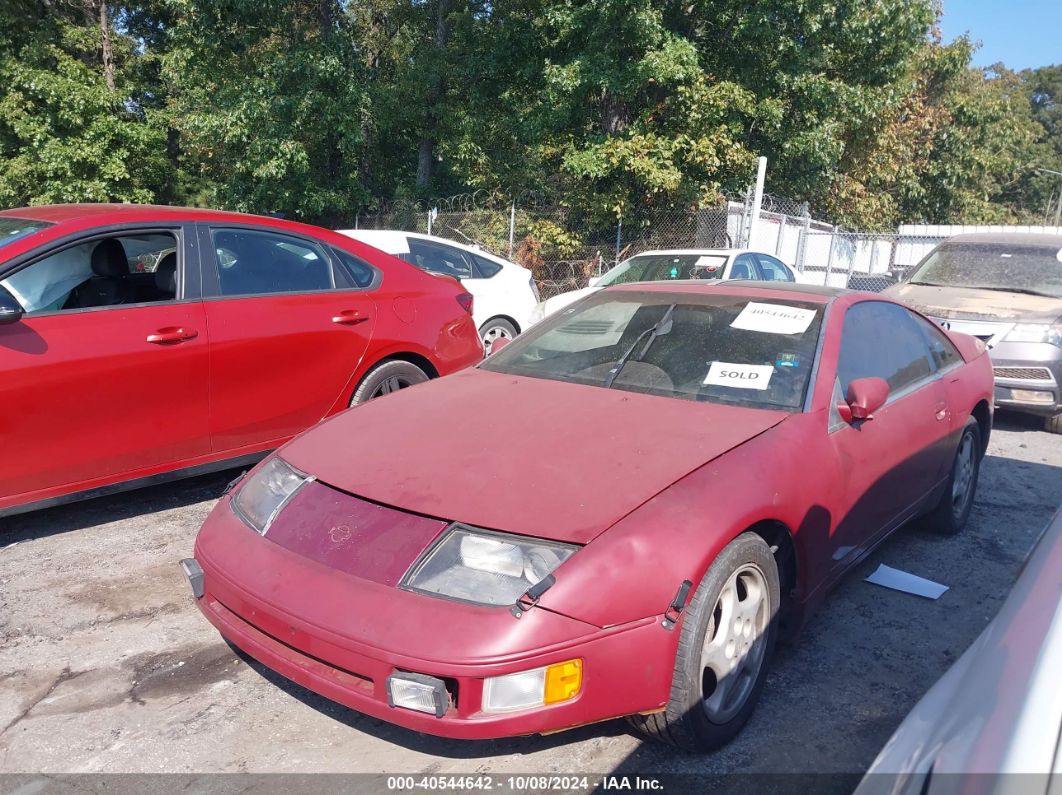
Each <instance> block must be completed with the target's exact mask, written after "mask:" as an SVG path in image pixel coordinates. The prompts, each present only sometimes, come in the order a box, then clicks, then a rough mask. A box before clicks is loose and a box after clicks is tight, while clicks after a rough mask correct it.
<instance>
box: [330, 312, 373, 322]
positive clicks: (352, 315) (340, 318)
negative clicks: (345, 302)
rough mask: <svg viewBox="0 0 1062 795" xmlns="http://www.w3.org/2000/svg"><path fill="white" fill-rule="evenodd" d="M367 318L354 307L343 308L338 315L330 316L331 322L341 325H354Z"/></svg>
mask: <svg viewBox="0 0 1062 795" xmlns="http://www.w3.org/2000/svg"><path fill="white" fill-rule="evenodd" d="M368 319H369V318H367V317H365V316H364V315H362V314H361V312H359V311H358V310H356V309H344V310H343V311H342V312H340V313H339V314H338V315H334V316H333V317H332V322H333V323H338V324H339V325H341V326H356V325H358V323H364V322H365V321H366V320H368Z"/></svg>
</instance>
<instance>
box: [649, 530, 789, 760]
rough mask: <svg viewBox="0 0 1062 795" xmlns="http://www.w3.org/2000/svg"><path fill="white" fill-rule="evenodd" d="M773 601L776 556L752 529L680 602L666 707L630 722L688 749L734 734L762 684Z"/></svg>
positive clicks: (770, 645)
mask: <svg viewBox="0 0 1062 795" xmlns="http://www.w3.org/2000/svg"><path fill="white" fill-rule="evenodd" d="M779 602H780V589H779V585H778V566H777V564H776V563H775V560H774V555H772V554H771V550H770V548H769V547H768V546H767V544H766V542H764V540H763V539H762V538H760V537H759V536H758V535H756V534H755V533H742V534H741V535H740V536H738V537H737V538H736V539H734V540H733V541H732V542H730V544H728V545H727V546H726V547H725V548H724V549H723V551H722V552H720V553H719V557H717V558H716V560H715V562H714V563H713V564H712V565H711V567H710V568H709V569H708V573H707V574H705V575H704V579H703V580H702V581H701V584H700V586H699V587H698V588H697V590H696V592H695V593H694V595H693V599H691V600H690V603H689V606H688V607H687V608H686V615H685V618H684V620H683V622H682V629H681V634H680V636H679V647H678V654H677V655H676V657H675V671H674V674H673V675H672V680H671V697H670V699H669V700H668V703H667V707H666V708H665V709H664V711H663V712H658V713H654V714H652V715H635V716H632V717H631V722H632V723H633V724H634V726H635V727H636V728H637V729H639V730H640V731H642V732H644V733H645V734H647V735H649V736H650V737H653V738H655V739H658V740H662V741H663V742H666V743H669V744H671V745H674V746H677V747H679V748H683V749H686V750H688V751H702V752H703V751H711V750H713V749H715V748H718V747H719V746H721V745H724V744H726V743H727V742H729V741H730V740H732V739H733V738H734V737H735V736H736V735H737V733H738V732H739V731H740V730H741V727H742V726H744V725H745V722H746V721H747V720H748V719H749V716H750V715H751V714H752V711H753V709H754V708H755V706H756V700H757V699H758V698H759V694H760V690H761V689H762V688H763V681H764V679H765V677H766V675H767V667H768V663H769V661H770V657H771V653H772V651H773V649H774V642H775V637H776V635H777V623H778V622H777V616H778V609H779Z"/></svg>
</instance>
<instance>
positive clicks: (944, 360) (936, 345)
mask: <svg viewBox="0 0 1062 795" xmlns="http://www.w3.org/2000/svg"><path fill="white" fill-rule="evenodd" d="M908 314H909V315H911V318H912V319H913V320H914V322H915V323H917V324H918V327H919V328H920V329H922V333H924V334H925V335H926V343H927V344H928V345H929V353H930V355H931V356H932V357H933V364H934V365H936V368H937V369H938V370H943V369H945V368H946V367H951V365H953V364H956V363H958V362H961V361H962V354H961V353H959V352H958V350H956V348H955V346H954V345H952V343H951V340H949V339H948V338H947V337H946V336H945V335H944V332H943V331H941V330H940V329H939V328H937V326H936V325H935V324H934V323H931V322H930V321H928V320H926V319H925V318H924V317H920V316H919V315H915V314H913V313H910V312H908Z"/></svg>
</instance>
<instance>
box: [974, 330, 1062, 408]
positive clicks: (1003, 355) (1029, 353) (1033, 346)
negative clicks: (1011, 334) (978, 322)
mask: <svg viewBox="0 0 1062 795" xmlns="http://www.w3.org/2000/svg"><path fill="white" fill-rule="evenodd" d="M989 355H990V356H991V358H992V370H993V373H994V375H995V378H996V388H995V402H996V405H997V406H998V407H1000V408H1006V409H1013V410H1017V411H1022V412H1027V413H1031V414H1039V415H1042V416H1045V417H1052V416H1054V415H1055V414H1058V413H1059V412H1062V349H1059V348H1058V347H1056V346H1054V345H1049V344H1047V343H1034V342H1001V343H1000V344H998V345H996V346H995V347H994V348H992V349H991V350H990V351H989Z"/></svg>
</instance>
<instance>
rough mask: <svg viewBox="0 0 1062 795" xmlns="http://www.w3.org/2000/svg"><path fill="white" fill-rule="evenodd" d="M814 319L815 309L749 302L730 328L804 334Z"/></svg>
mask: <svg viewBox="0 0 1062 795" xmlns="http://www.w3.org/2000/svg"><path fill="white" fill-rule="evenodd" d="M814 319H815V310H814V309H801V308H800V307H798V306H787V305H785V304H761V303H757V302H756V301H749V302H748V303H747V304H745V308H744V309H742V310H741V313H740V314H739V315H738V316H737V317H736V318H734V322H733V323H731V324H730V328H736V329H741V330H742V331H762V332H765V333H767V334H803V333H804V332H805V331H807V330H808V326H810V325H811V321H812V320H814Z"/></svg>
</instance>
